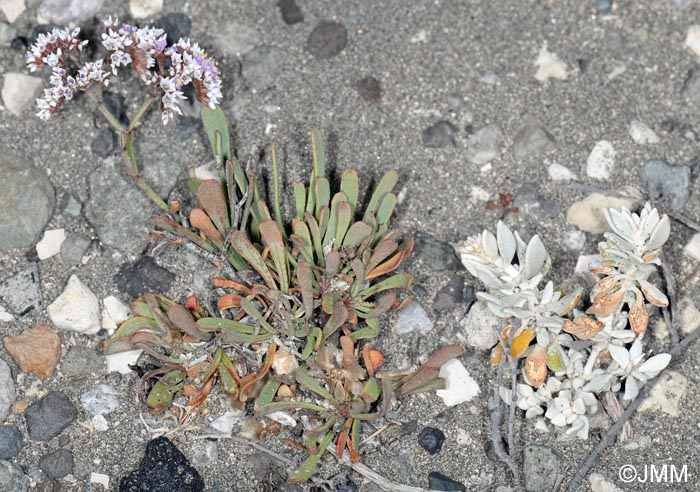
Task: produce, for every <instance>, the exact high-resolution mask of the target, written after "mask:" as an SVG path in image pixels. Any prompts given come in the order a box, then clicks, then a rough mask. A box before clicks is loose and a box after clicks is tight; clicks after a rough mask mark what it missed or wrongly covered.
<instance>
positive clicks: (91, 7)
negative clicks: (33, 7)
mask: <svg viewBox="0 0 700 492" xmlns="http://www.w3.org/2000/svg"><path fill="white" fill-rule="evenodd" d="M103 2H104V0H44V1H43V2H41V6H40V7H39V12H38V13H39V17H42V18H44V19H46V20H47V21H49V22H51V23H53V24H57V25H60V26H62V25H64V24H68V23H69V22H73V21H75V20H78V19H86V18H88V17H91V16H93V15H95V14H96V13H97V12H99V11H100V9H101V8H102V3H103Z"/></svg>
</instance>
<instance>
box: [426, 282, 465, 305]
mask: <svg viewBox="0 0 700 492" xmlns="http://www.w3.org/2000/svg"><path fill="white" fill-rule="evenodd" d="M463 300H464V279H463V278H462V277H461V276H459V275H454V276H453V277H452V278H451V279H450V281H449V283H448V284H447V285H445V286H444V287H443V288H441V289H440V290H438V291H437V293H436V294H435V298H434V299H433V310H434V311H445V310H447V309H451V308H453V307H455V306H458V305H460V304H461V303H462V301H463Z"/></svg>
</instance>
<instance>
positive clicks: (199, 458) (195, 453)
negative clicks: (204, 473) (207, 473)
mask: <svg viewBox="0 0 700 492" xmlns="http://www.w3.org/2000/svg"><path fill="white" fill-rule="evenodd" d="M190 451H191V452H192V464H193V465H194V466H196V467H198V468H201V467H205V466H209V465H211V464H212V463H215V462H216V459H217V458H218V456H219V448H218V447H217V444H216V441H209V440H198V441H193V442H192V443H190Z"/></svg>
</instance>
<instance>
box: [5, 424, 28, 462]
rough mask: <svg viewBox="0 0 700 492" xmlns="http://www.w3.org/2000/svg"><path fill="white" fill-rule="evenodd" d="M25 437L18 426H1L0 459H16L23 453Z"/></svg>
mask: <svg viewBox="0 0 700 492" xmlns="http://www.w3.org/2000/svg"><path fill="white" fill-rule="evenodd" d="M23 447H24V437H22V431H21V430H19V427H17V426H16V425H0V459H3V460H6V459H9V458H14V457H15V456H17V455H18V454H19V453H21V452H22V448H23Z"/></svg>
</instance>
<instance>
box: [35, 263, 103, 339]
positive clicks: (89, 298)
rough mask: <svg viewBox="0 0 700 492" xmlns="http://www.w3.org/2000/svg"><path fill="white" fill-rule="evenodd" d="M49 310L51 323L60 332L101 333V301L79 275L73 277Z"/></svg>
mask: <svg viewBox="0 0 700 492" xmlns="http://www.w3.org/2000/svg"><path fill="white" fill-rule="evenodd" d="M47 310H48V314H49V318H50V319H51V322H52V323H53V324H54V325H55V326H56V327H57V328H58V329H60V330H69V331H75V332H78V333H84V334H86V335H94V334H95V333H97V332H98V331H100V304H99V301H98V300H97V297H96V296H95V294H93V292H92V291H91V290H90V289H89V288H88V287H87V286H86V285H85V284H84V283H83V282H82V281H81V280H80V279H79V278H78V276H77V275H71V277H70V279H69V280H68V284H67V285H66V288H65V289H64V290H63V292H62V293H61V295H60V296H58V297H57V298H56V300H55V301H54V302H52V303H51V305H49V307H48V308H47Z"/></svg>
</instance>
